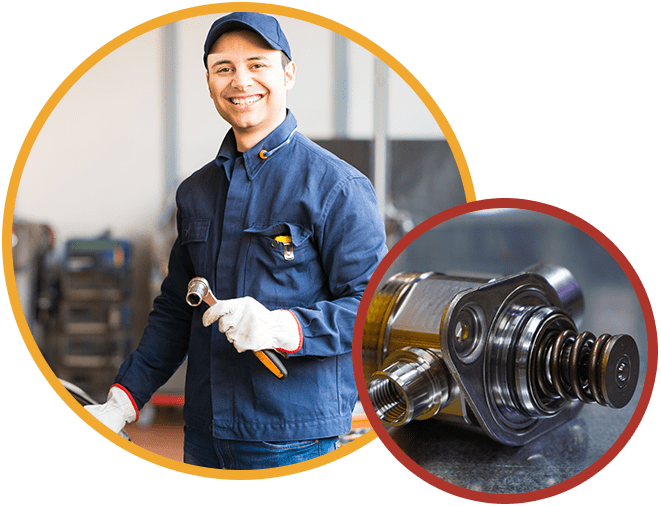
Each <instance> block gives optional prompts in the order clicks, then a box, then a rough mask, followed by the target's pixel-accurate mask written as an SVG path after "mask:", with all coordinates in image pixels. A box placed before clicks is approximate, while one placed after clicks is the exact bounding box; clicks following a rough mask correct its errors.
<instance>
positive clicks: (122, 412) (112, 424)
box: [85, 385, 140, 434]
mask: <svg viewBox="0 0 661 506" xmlns="http://www.w3.org/2000/svg"><path fill="white" fill-rule="evenodd" d="M85 409H86V410H87V411H89V412H90V413H92V415H94V418H96V419H97V420H98V421H100V422H101V423H102V424H103V425H105V426H106V427H108V428H109V429H110V430H112V431H114V432H116V433H117V434H119V432H120V431H121V430H122V429H123V428H124V425H126V424H127V423H129V422H135V421H136V420H137V419H138V417H139V416H140V413H139V412H138V408H137V406H136V405H135V402H134V401H133V399H132V398H131V396H130V394H129V393H128V392H127V391H126V390H125V389H124V387H121V386H118V385H113V386H112V387H111V388H110V391H109V392H108V399H107V400H106V402H105V404H91V405H88V406H85Z"/></svg>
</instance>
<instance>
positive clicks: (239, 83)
mask: <svg viewBox="0 0 661 506" xmlns="http://www.w3.org/2000/svg"><path fill="white" fill-rule="evenodd" d="M252 84H253V80H252V77H251V75H250V72H248V71H247V70H245V69H237V70H236V71H235V72H234V79H233V80H232V85H233V86H234V87H235V88H236V89H238V90H245V89H247V88H249V87H250V86H252Z"/></svg>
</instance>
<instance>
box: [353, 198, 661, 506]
mask: <svg viewBox="0 0 661 506" xmlns="http://www.w3.org/2000/svg"><path fill="white" fill-rule="evenodd" d="M487 209H523V210H528V211H536V212H540V213H544V214H546V215H549V216H553V217H555V218H557V219H560V220H562V221H565V222H567V223H569V224H571V225H573V226H575V227H576V228H578V229H580V230H582V231H583V232H585V233H586V234H588V235H589V236H590V237H592V239H594V240H595V241H597V242H598V243H599V244H600V245H601V246H602V247H603V248H604V249H606V250H607V251H608V253H610V255H611V256H612V257H613V259H614V260H615V261H616V262H617V263H618V264H619V266H620V267H621V268H622V270H623V271H624V273H625V274H626V276H627V278H628V279H629V282H630V283H631V285H632V287H633V289H634V291H635V292H636V296H637V297H638V301H639V303H640V306H641V308H642V311H643V317H644V319H645V325H646V329H647V343H648V361H647V374H646V376H645V380H644V385H643V391H642V393H641V397H640V400H639V402H638V405H637V407H636V410H635V411H634V413H633V415H632V417H631V420H630V421H629V423H628V425H627V426H626V428H625V429H624V431H623V432H622V434H621V435H620V437H619V438H618V439H617V441H615V444H613V446H612V447H611V448H610V449H609V450H608V451H607V452H606V453H604V454H603V455H602V456H601V458H599V459H598V460H597V461H596V462H595V463H594V464H592V465H591V466H590V467H588V468H587V469H585V470H583V471H581V472H580V473H579V474H577V475H575V476H573V477H572V478H569V479H567V480H565V481H563V482H561V483H558V484H557V485H553V486H551V487H548V488H544V489H540V490H535V491H532V492H523V493H517V494H494V493H487V492H476V491H473V490H468V489H465V488H463V487H460V486H458V485H453V484H452V483H449V482H447V481H445V480H442V479H441V478H439V477H437V476H434V475H433V474H431V473H429V472H428V471H426V470H424V469H423V468H421V467H420V466H419V465H418V464H416V463H415V462H413V460H411V459H410V458H409V457H408V456H407V455H406V454H405V453H404V452H403V451H402V450H400V448H399V447H398V446H397V444H396V443H395V442H394V441H393V440H392V438H391V437H390V436H389V435H388V433H387V431H386V430H385V428H384V426H383V425H382V424H381V422H380V420H379V419H378V417H377V416H376V413H375V411H374V409H373V407H372V405H371V403H370V401H369V396H368V394H367V387H366V385H365V380H364V378H363V372H362V371H363V367H362V344H363V327H364V322H365V317H366V315H367V309H368V307H369V304H370V301H371V300H372V297H373V296H374V293H375V291H376V288H377V287H378V285H379V283H380V282H381V279H382V278H383V276H384V275H385V273H386V271H387V270H388V268H389V267H390V265H391V264H392V263H393V262H394V261H395V259H396V258H397V257H398V256H399V255H400V254H401V253H402V252H403V251H404V250H405V249H406V248H407V247H408V246H409V245H410V244H411V243H412V242H413V241H415V240H416V239H418V238H419V237H420V236H421V235H423V234H424V233H425V232H427V231H429V230H430V229H431V228H433V227H435V226H437V225H439V224H441V223H443V222H445V221H448V220H450V219H452V218H455V217H457V216H461V215H463V214H466V213H470V212H474V211H483V210H487ZM353 343H354V345H353V350H352V353H353V367H354V375H355V377H356V386H357V387H358V393H359V395H360V399H361V402H362V403H363V407H364V408H365V413H366V415H367V418H368V419H369V421H370V424H371V425H372V428H373V429H374V430H375V431H376V433H377V435H378V436H379V439H380V440H381V442H383V444H384V445H385V446H386V447H387V448H388V450H389V451H390V452H391V453H392V454H393V456H395V458H397V460H399V461H400V462H401V463H402V464H403V465H404V466H405V467H406V468H408V470H409V471H411V472H412V473H414V474H415V475H417V476H418V477H419V478H421V479H422V480H424V481H426V482H427V483H429V484H430V485H433V486H435V487H437V488H439V489H441V490H443V491H445V492H448V493H450V494H453V495H456V496H459V497H463V498H465V499H470V500H474V501H481V502H488V503H497V504H511V503H522V502H529V501H536V500H539V499H546V498H548V497H552V496H554V495H557V494H560V493H562V492H565V491H567V490H569V489H571V488H574V487H576V486H577V485H580V484H581V483H583V482H584V481H586V480H588V479H589V478H591V477H592V476H594V475H595V474H596V473H597V472H599V471H600V470H601V469H603V468H604V467H605V466H606V465H607V464H608V463H609V462H610V461H611V460H613V459H614V458H615V456H616V455H617V454H618V453H619V452H620V450H622V448H624V445H625V444H626V443H627V442H628V441H629V439H630V438H631V436H632V435H633V433H634V432H635V430H636V428H637V427H638V425H639V424H640V421H641V420H642V418H643V414H644V413H645V410H646V409H647V406H648V404H649V401H650V397H651V395H652V387H653V386H654V379H655V377H656V367H657V358H658V357H657V354H658V343H657V334H656V326H655V324H654V315H653V313H652V307H651V304H650V301H649V299H648V297H647V293H646V292H645V289H644V287H643V284H642V282H641V281H640V278H639V277H638V275H637V274H636V271H635V270H634V269H633V267H632V266H631V264H630V263H629V261H628V260H627V259H626V258H625V256H624V255H623V254H622V252H621V251H620V250H619V249H618V248H617V247H616V246H615V245H614V244H613V243H612V242H611V241H610V240H609V239H608V238H607V237H606V236H605V235H604V234H602V233H601V232H599V231H598V230H597V229H596V228H594V227H593V226H592V225H590V224H589V223H587V222H585V221H584V220H582V219H580V218H578V217H576V216H574V215H573V214H571V213H569V212H567V211H564V210H562V209H559V208H557V207H553V206H550V205H547V204H542V203H539V202H534V201H530V200H522V199H508V198H501V199H488V200H478V201H476V202H470V203H468V204H463V205H461V206H457V207H453V208H452V209H448V210H447V211H444V212H442V213H439V214H437V215H436V216H433V217H432V218H430V219H428V220H426V221H425V222H423V223H422V224H420V225H418V226H417V227H415V228H414V229H413V230H412V231H411V232H409V233H408V234H406V235H405V236H404V237H403V238H402V239H401V240H400V241H399V242H398V243H397V244H395V246H394V247H393V248H392V249H391V250H390V251H389V252H388V254H387V255H386V256H385V258H384V259H383V260H382V261H381V263H380V264H379V266H378V267H377V269H376V271H375V272H374V274H373V276H372V278H371V281H370V282H369V283H368V285H367V287H366V289H365V293H364V295H363V299H362V301H361V303H360V306H359V308H358V314H357V317H356V325H355V327H354V334H353Z"/></svg>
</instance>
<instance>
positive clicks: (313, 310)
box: [288, 176, 387, 357]
mask: <svg viewBox="0 0 661 506" xmlns="http://www.w3.org/2000/svg"><path fill="white" fill-rule="evenodd" d="M335 193H336V196H335V197H334V198H332V199H329V201H328V204H327V205H326V208H325V209H324V210H323V212H322V213H321V219H320V221H319V222H318V232H316V235H317V237H316V240H317V244H318V245H319V246H318V247H319V254H320V256H321V261H322V264H323V267H324V270H325V272H326V274H327V278H328V288H329V290H330V293H331V295H332V296H331V298H330V300H324V301H320V302H316V303H314V304H312V305H310V306H308V307H293V308H288V309H290V310H291V311H292V313H294V315H295V316H296V317H297V319H298V321H299V323H300V325H301V330H302V332H303V344H302V347H301V349H300V350H299V351H298V352H296V353H294V354H291V355H290V356H292V357H295V356H318V357H326V356H333V355H341V354H344V353H349V352H351V345H352V340H353V327H354V323H355V320H356V313H357V311H358V305H359V304H360V300H361V298H362V295H363V292H364V291H365V287H366V286H367V283H368V282H369V280H370V277H371V276H372V274H373V273H374V270H375V269H376V267H377V265H378V264H379V262H380V261H381V260H382V259H383V257H384V256H385V254H386V252H387V247H386V234H385V227H384V224H383V219H382V218H381V216H380V214H379V210H378V205H377V202H376V195H375V193H374V189H373V188H372V185H371V183H370V182H369V180H368V179H367V178H365V177H362V176H358V177H354V178H352V179H349V180H347V181H345V182H343V183H341V184H340V185H339V186H338V188H336V192H335Z"/></svg>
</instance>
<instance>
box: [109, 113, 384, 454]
mask: <svg viewBox="0 0 661 506" xmlns="http://www.w3.org/2000/svg"><path fill="white" fill-rule="evenodd" d="M176 199H177V231H178V235H177V239H176V241H175V243H174V246H173V248H172V252H171V255H170V260H169V272H168V276H167V277H166V279H165V280H164V281H163V284H162V287H161V294H160V295H159V296H158V297H157V298H156V299H155V301H154V307H153V310H152V312H151V313H150V316H149V321H148V324H147V327H146V328H145V331H144V334H143V337H142V339H141V341H140V343H139V345H138V347H137V349H136V350H135V351H133V352H132V353H131V354H130V355H129V357H128V358H127V360H126V361H125V362H124V364H123V365H122V367H121V368H120V371H119V373H118V376H117V378H116V382H117V383H119V384H121V385H123V386H124V387H125V388H126V389H127V390H128V391H129V392H130V393H131V394H132V396H133V398H134V400H135V402H136V404H137V406H138V408H141V407H142V406H143V405H144V404H145V403H146V402H147V401H148V400H149V399H150V397H151V396H152V394H153V393H154V392H155V391H156V390H157V389H158V388H159V387H160V386H161V385H163V384H164V383H165V382H166V381H167V380H168V378H169V377H170V376H171V375H172V374H173V373H174V371H175V370H176V369H177V367H179V365H180V364H181V363H182V361H183V360H184V359H185V358H186V356H187V357H188V367H187V375H186V388H185V404H184V419H185V423H186V426H187V428H189V429H192V430H198V431H211V432H212V434H213V435H214V436H215V437H217V438H223V439H234V440H247V441H290V440H299V439H316V438H321V437H331V436H336V435H339V434H344V433H347V432H349V431H350V429H351V415H352V411H353V408H354V406H355V403H356V400H357V391H356V385H355V381H354V375H353V367H352V362H351V344H352V333H353V326H354V321H355V318H356V312H357V309H358V304H359V302H360V299H361V296H362V294H363V291H364V289H365V286H366V285H367V282H368V281H369V279H370V276H371V275H372V273H373V272H374V270H375V268H376V266H377V264H378V262H379V261H380V260H381V259H382V258H383V256H384V255H385V253H386V246H385V230H384V226H383V221H382V219H381V217H380V215H379V212H378V208H377V204H376V197H375V194H374V190H373V188H372V186H371V184H370V182H369V180H368V179H367V178H366V177H365V176H364V175H363V174H361V173H360V172H359V171H357V170H356V169H355V168H353V167H351V166H350V165H349V164H347V163H346V162H344V161H342V160H340V159H339V158H337V157H336V156H334V155H332V154H331V153H329V152H328V151H326V150H324V149H322V148H321V147H320V146H318V145H317V144H315V143H313V142H312V141H310V140H309V139H308V138H306V137H305V136H304V135H302V134H301V133H299V132H298V131H297V130H296V119H295V118H294V116H293V114H292V113H291V112H289V111H288V114H287V117H286V119H285V121H284V122H283V123H282V124H281V125H280V126H279V127H277V128H276V129H275V130H274V131H273V132H271V133H270V134H269V135H268V136H267V137H266V138H264V139H263V140H262V141H261V142H260V143H258V144H257V145H256V146H254V147H253V148H252V149H250V150H249V151H247V152H246V153H243V154H240V153H238V152H237V151H236V140H235V138H234V134H233V132H232V131H230V132H229V133H228V134H227V136H226V137H225V139H224V141H223V143H222V145H221V148H220V151H219V153H218V156H217V158H216V160H214V161H212V162H210V163H208V164H207V165H206V166H204V167H202V168H201V169H200V170H198V171H197V172H195V173H194V174H192V175H191V176H190V177H188V178H187V179H186V180H185V181H184V182H183V183H182V184H181V185H180V187H179V188H178V190H177V196H176ZM282 235H285V236H290V237H291V242H292V245H293V246H290V247H288V250H289V252H286V251H285V249H284V246H283V243H282V242H279V241H275V240H274V238H275V237H276V236H282ZM291 253H293V258H291ZM196 276H201V277H204V278H206V279H207V280H208V281H209V283H210V285H211V289H212V291H213V292H214V294H215V296H216V298H218V299H231V298H237V297H243V296H251V297H253V298H254V299H256V300H258V301H259V302H261V303H262V304H263V305H265V306H266V307H267V308H269V309H289V310H291V311H292V312H293V313H294V315H295V316H296V318H297V319H298V321H299V322H300V324H301V328H302V332H303V345H302V347H301V349H300V350H299V351H298V352H296V353H292V354H290V355H289V356H288V358H287V359H285V360H283V362H284V364H285V366H286V367H287V369H288V372H289V376H288V377H287V378H286V379H283V380H279V379H277V378H276V377H275V376H273V375H272V374H271V373H270V372H269V371H268V370H267V369H266V368H265V367H264V365H262V364H261V363H260V362H259V361H258V359H257V358H256V357H255V356H254V354H253V353H238V352H237V351H236V349H235V348H234V347H233V346H232V344H230V343H229V342H228V341H227V339H226V337H225V335H224V334H222V333H220V331H219V330H218V326H217V325H216V324H214V325H213V326H211V327H208V328H205V327H204V326H203V325H202V314H203V312H204V311H205V310H206V309H207V306H206V304H204V303H202V304H201V305H200V306H198V307H197V308H192V307H190V306H188V305H187V304H186V302H185V297H186V291H187V288H186V287H187V284H188V282H189V281H190V279H191V278H193V277H196Z"/></svg>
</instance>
